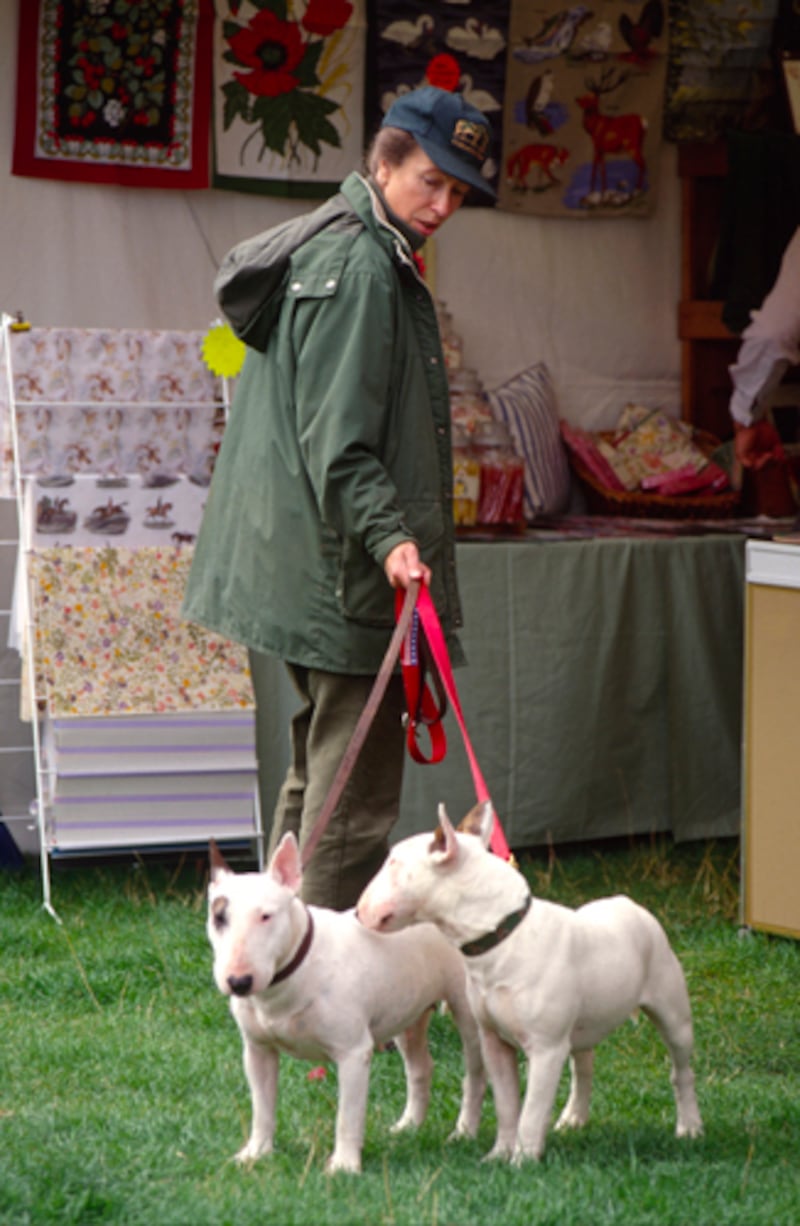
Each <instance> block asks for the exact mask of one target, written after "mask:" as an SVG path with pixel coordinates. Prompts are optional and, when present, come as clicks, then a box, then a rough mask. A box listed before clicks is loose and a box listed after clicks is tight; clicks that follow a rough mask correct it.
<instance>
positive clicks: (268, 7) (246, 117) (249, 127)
mask: <svg viewBox="0 0 800 1226" xmlns="http://www.w3.org/2000/svg"><path fill="white" fill-rule="evenodd" d="M216 7H217V20H216V23H215V31H214V124H213V126H214V175H213V181H214V186H215V187H223V188H226V187H227V188H234V189H235V190H237V191H256V192H265V193H270V194H275V195H281V196H309V197H313V196H327V195H330V194H331V192H333V191H334V190H335V189H336V187H338V185H339V183H340V182H341V180H342V179H344V178H346V176H347V175H348V174H349V173H350V171H351V170H354V169H356V168H357V167H358V166H359V164H360V162H361V156H362V152H363V139H364V124H363V105H364V102H363V99H364V56H365V44H366V17H365V13H364V0H296V2H295V3H294V4H292V5H288V4H287V3H286V0H217V6H216Z"/></svg>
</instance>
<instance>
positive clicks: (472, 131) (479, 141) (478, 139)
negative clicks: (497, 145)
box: [450, 119, 489, 162]
mask: <svg viewBox="0 0 800 1226" xmlns="http://www.w3.org/2000/svg"><path fill="white" fill-rule="evenodd" d="M450 144H451V145H453V146H455V148H456V149H463V151H464V152H465V153H471V154H472V156H473V157H475V158H478V160H479V161H481V162H482V161H483V159H484V158H485V157H486V152H487V150H488V148H489V132H488V130H487V129H486V128H485V127H484V125H483V124H482V123H474V122H473V121H472V120H471V119H457V120H456V123H455V127H454V128H453V135H452V136H451V138H450Z"/></svg>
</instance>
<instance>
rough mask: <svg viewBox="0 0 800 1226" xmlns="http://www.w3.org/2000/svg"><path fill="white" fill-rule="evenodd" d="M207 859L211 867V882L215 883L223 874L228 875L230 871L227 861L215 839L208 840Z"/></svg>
mask: <svg viewBox="0 0 800 1226" xmlns="http://www.w3.org/2000/svg"><path fill="white" fill-rule="evenodd" d="M208 858H209V863H210V865H211V880H212V881H216V880H217V879H218V878H219V877H221V876H222V874H223V873H230V872H231V871H232V870H231V868H230V865H229V864H228V862H227V860H226V859H225V857H224V856H223V854H222V852H221V851H220V849H219V847H218V846H217V843H216V840H215V839H209V840H208Z"/></svg>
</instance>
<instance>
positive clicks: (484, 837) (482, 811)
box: [458, 800, 494, 847]
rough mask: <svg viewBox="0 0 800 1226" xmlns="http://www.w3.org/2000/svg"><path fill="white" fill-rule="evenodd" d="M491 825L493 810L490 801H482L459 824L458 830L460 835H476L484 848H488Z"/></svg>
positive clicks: (492, 822)
mask: <svg viewBox="0 0 800 1226" xmlns="http://www.w3.org/2000/svg"><path fill="white" fill-rule="evenodd" d="M493 824H494V808H493V806H492V802H491V801H490V800H483V801H481V803H480V804H477V805H475V806H474V807H473V808H472V809H470V811H469V813H468V814H467V816H466V817H465V818H463V820H462V821H461V823H460V824H459V827H458V829H459V830H460V832H461V833H462V834H474V835H476V836H477V837H478V838H479V839H480V840H481V842H482V843H483V845H484V847H488V846H489V840H490V839H491V836H492V826H493Z"/></svg>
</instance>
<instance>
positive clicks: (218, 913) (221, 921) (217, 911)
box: [211, 898, 228, 932]
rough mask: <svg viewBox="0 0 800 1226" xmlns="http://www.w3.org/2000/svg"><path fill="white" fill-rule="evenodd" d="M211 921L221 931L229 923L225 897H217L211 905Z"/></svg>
mask: <svg viewBox="0 0 800 1226" xmlns="http://www.w3.org/2000/svg"><path fill="white" fill-rule="evenodd" d="M211 922H212V924H213V925H214V927H215V928H216V930H217V932H221V931H222V929H223V928H225V927H226V926H227V923H228V904H227V901H226V900H225V899H224V898H217V899H216V901H215V902H214V903H213V904H212V906H211Z"/></svg>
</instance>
